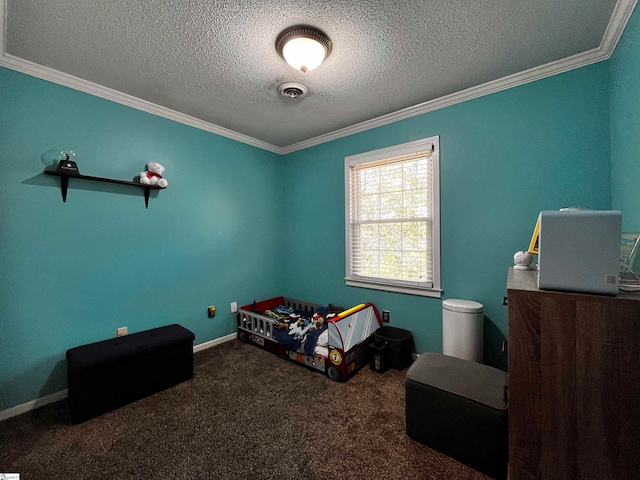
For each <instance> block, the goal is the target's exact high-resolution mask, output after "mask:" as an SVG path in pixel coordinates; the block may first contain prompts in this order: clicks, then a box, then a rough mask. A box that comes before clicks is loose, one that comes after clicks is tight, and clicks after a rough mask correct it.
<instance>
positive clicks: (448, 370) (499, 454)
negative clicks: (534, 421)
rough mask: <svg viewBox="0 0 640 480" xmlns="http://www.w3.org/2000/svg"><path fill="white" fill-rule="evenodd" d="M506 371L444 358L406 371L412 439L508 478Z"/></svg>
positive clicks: (423, 358) (426, 356)
mask: <svg viewBox="0 0 640 480" xmlns="http://www.w3.org/2000/svg"><path fill="white" fill-rule="evenodd" d="M508 384H509V375H508V374H507V372H503V371H502V370H498V369H497V368H493V367H489V366H487V365H483V364H481V363H476V362H471V361H469V360H462V359H460V358H455V357H450V356H447V355H442V354H440V353H432V352H428V353H423V354H422V355H420V357H419V358H418V359H417V360H416V361H415V362H414V363H413V365H411V367H410V368H409V370H408V371H407V376H406V380H405V408H406V410H405V421H406V428H407V435H408V436H410V437H411V438H413V439H414V440H417V441H418V442H420V443H423V444H425V445H427V446H429V447H431V448H434V449H436V450H439V451H440V452H442V453H444V454H446V455H449V456H450V457H453V458H455V459H456V460H458V461H460V462H462V463H464V464H466V465H469V466H470V467H473V468H475V469H476V470H479V471H480V472H482V473H484V474H486V475H489V476H490V477H493V478H496V479H505V478H506V476H507V461H508V455H509V449H508V448H509V447H508V430H507V408H508V401H507V398H506V388H507V385H508Z"/></svg>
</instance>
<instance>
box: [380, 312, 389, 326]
mask: <svg viewBox="0 0 640 480" xmlns="http://www.w3.org/2000/svg"><path fill="white" fill-rule="evenodd" d="M389 315H390V314H389V310H382V321H383V322H384V323H389Z"/></svg>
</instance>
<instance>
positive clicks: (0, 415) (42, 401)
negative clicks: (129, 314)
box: [0, 332, 238, 422]
mask: <svg viewBox="0 0 640 480" xmlns="http://www.w3.org/2000/svg"><path fill="white" fill-rule="evenodd" d="M237 336H238V334H237V333H235V332H234V333H230V334H229V335H225V336H224V337H220V338H216V339H214V340H210V341H208V342H204V343H200V344H198V345H194V346H193V353H196V352H200V351H202V350H206V349H207V348H211V347H215V346H216V345H220V344H221V343H225V342H230V341H231V340H235V339H236V338H237ZM67 396H68V392H67V389H66V388H65V389H64V390H60V391H59V392H54V393H51V394H49V395H45V396H44V397H38V398H36V399H35V400H31V401H30V402H26V403H22V404H20V405H16V406H15V407H11V408H7V409H6V410H2V411H0V422H2V421H4V420H7V419H9V418H11V417H15V416H17V415H21V414H23V413H26V412H29V411H31V410H35V409H36V408H39V407H44V406H45V405H49V404H50V403H54V402H59V401H60V400H64V399H65V398H67Z"/></svg>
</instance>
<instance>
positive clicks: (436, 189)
mask: <svg viewBox="0 0 640 480" xmlns="http://www.w3.org/2000/svg"><path fill="white" fill-rule="evenodd" d="M424 150H432V155H431V159H432V162H433V164H432V168H433V170H432V175H433V178H432V182H433V185H432V199H431V200H432V208H433V215H432V218H431V220H432V235H433V238H432V251H433V258H432V261H433V282H432V285H430V286H417V285H409V284H408V282H404V281H402V280H397V281H396V280H391V279H387V278H379V277H369V276H367V277H364V276H359V275H356V274H354V273H353V268H352V258H351V256H352V255H351V248H352V245H351V243H352V238H351V237H352V235H351V232H352V228H351V168H352V167H354V166H356V165H360V164H362V163H369V162H376V161H382V160H385V159H389V160H390V161H391V159H393V158H394V157H399V156H401V155H410V154H412V153H417V152H420V151H424ZM344 178H345V252H346V277H345V284H346V285H348V286H352V287H363V288H372V289H375V290H386V291H390V292H398V293H407V294H412V295H422V296H426V297H435V298H441V296H442V289H441V278H440V137H439V136H434V137H429V138H424V139H421V140H416V141H413V142H408V143H403V144H401V145H395V146H392V147H387V148H382V149H379V150H374V151H371V152H365V153H360V154H358V155H351V156H349V157H345V159H344Z"/></svg>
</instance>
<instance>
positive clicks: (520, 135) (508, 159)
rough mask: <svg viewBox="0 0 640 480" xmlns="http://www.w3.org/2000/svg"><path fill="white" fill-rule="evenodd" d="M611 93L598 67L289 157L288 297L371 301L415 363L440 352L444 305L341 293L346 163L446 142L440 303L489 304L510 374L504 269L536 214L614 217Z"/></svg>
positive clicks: (490, 359) (492, 339)
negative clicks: (425, 141) (424, 142)
mask: <svg viewBox="0 0 640 480" xmlns="http://www.w3.org/2000/svg"><path fill="white" fill-rule="evenodd" d="M608 90H609V68H608V64H607V63H606V62H604V63H598V64H595V65H591V66H589V67H585V68H581V69H578V70H573V71H570V72H567V73H564V74H562V75H557V76H554V77H550V78H547V79H544V80H540V81H537V82H534V83H530V84H526V85H523V86H521V87H518V88H512V89H509V90H505V91H502V92H499V93H495V94H492V95H489V96H485V97H481V98H478V99H475V100H472V101H468V102H464V103H461V104H457V105H454V106H451V107H448V108H444V109H440V110H437V111H433V112H430V113H426V114H423V115H420V116H417V117H413V118H410V119H407V120H403V121H400V122H396V123H393V124H390V125H386V126H383V127H379V128H376V129H373V130H369V131H366V132H363V133H359V134H356V135H352V136H349V137H346V138H342V139H338V140H335V141H332V142H329V143H325V144H322V145H319V146H316V147H313V148H309V149H306V150H303V151H298V152H294V153H291V154H289V155H287V156H286V165H285V170H284V172H285V173H284V178H285V183H286V184H287V185H288V186H289V187H288V188H287V192H288V193H287V196H286V198H285V205H286V207H285V209H286V211H287V216H286V218H285V223H284V230H285V231H287V232H291V233H290V234H289V235H287V236H286V237H284V238H283V241H284V242H285V245H286V248H285V250H286V251H287V252H288V253H287V262H286V263H285V266H286V270H285V272H286V275H285V276H284V278H283V281H284V282H285V283H284V285H285V291H286V292H287V293H288V294H289V295H291V296H293V297H296V298H303V299H313V300H314V301H317V302H320V303H328V302H332V303H335V304H339V305H343V306H346V305H352V304H356V303H360V302H365V301H372V302H374V303H375V304H376V305H377V306H378V308H379V309H381V310H382V309H385V310H389V311H390V313H391V325H395V326H397V327H400V328H406V329H408V330H411V331H412V333H413V336H414V339H415V344H416V350H417V352H424V351H442V303H441V300H440V299H434V298H424V297H417V296H412V295H405V294H395V293H387V292H381V291H377V290H369V289H363V288H357V287H347V286H345V285H344V276H345V247H344V232H345V227H344V216H345V213H344V201H345V194H344V157H345V156H348V155H353V154H357V153H361V152H366V151H370V150H375V149H379V148H383V147H387V146H391V145H396V144H400V143H404V142H408V141H412V140H416V139H420V138H425V137H430V136H433V135H439V136H440V148H441V159H440V162H441V163H440V170H441V175H440V176H441V252H442V254H441V260H442V288H443V290H444V296H443V298H463V299H470V300H476V301H478V302H481V303H482V304H483V305H484V312H485V317H486V321H485V343H486V345H485V361H486V362H487V363H488V364H491V365H495V366H498V367H502V368H506V360H507V359H506V356H505V355H503V354H502V353H500V346H501V343H502V340H503V338H505V337H506V334H507V311H506V307H504V306H502V304H501V303H502V298H503V296H505V295H506V278H507V269H508V267H509V266H510V265H513V254H514V253H515V252H516V251H518V250H523V249H526V248H528V245H529V241H530V239H531V233H532V230H533V227H534V225H535V222H536V219H537V216H538V213H539V212H540V210H545V209H558V208H561V207H566V206H573V205H579V206H583V207H589V208H594V209H608V208H611V190H610V183H609V175H610V165H609V100H608V98H609V95H608Z"/></svg>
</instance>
